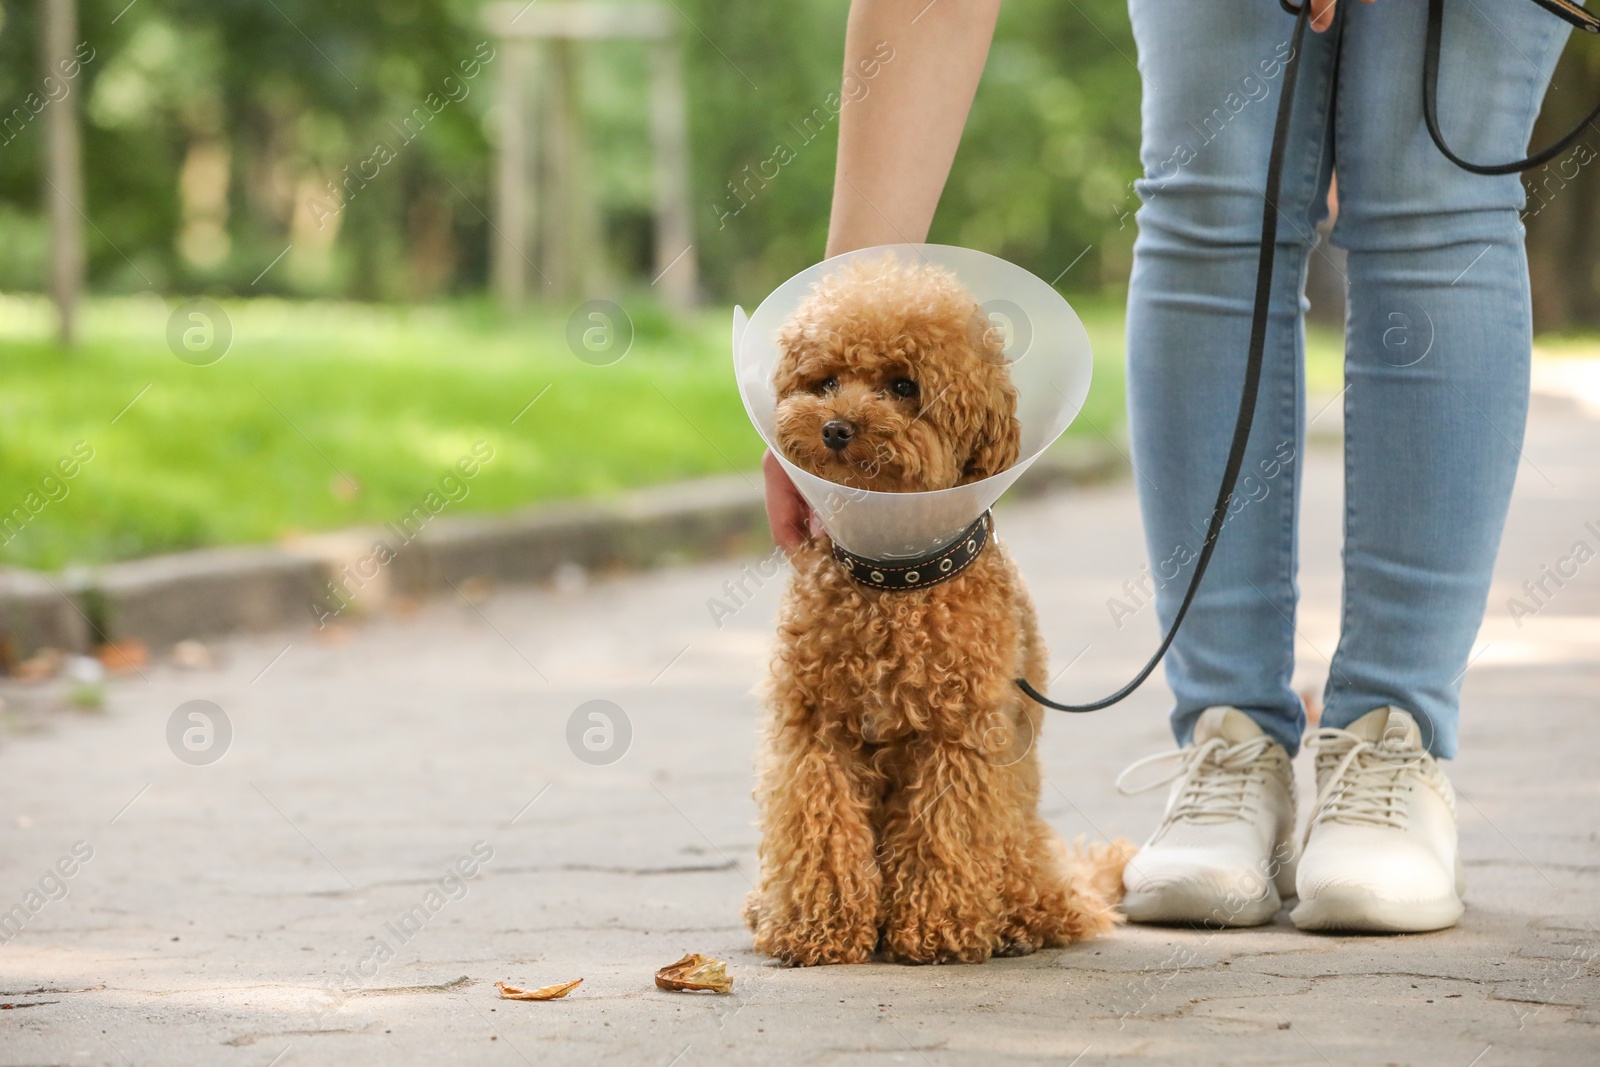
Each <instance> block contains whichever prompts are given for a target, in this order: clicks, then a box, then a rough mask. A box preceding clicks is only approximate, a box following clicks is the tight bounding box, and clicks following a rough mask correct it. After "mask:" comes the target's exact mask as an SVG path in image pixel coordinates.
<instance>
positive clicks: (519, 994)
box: [494, 978, 583, 1000]
mask: <svg viewBox="0 0 1600 1067" xmlns="http://www.w3.org/2000/svg"><path fill="white" fill-rule="evenodd" d="M582 984H583V979H582V978H579V979H577V980H576V981H573V982H561V983H560V984H558V985H547V986H545V987H544V988H542V989H518V988H517V987H516V986H510V985H506V984H505V983H504V982H496V983H495V984H494V987H495V988H496V989H498V990H500V999H501V1000H560V999H561V998H562V997H564V996H566V995H567V994H568V993H570V992H572V991H573V990H574V989H577V988H578V987H579V986H580V985H582Z"/></svg>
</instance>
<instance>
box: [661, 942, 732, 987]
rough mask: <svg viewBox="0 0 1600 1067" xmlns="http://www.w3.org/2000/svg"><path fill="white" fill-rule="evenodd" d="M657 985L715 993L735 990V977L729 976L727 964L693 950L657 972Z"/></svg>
mask: <svg viewBox="0 0 1600 1067" xmlns="http://www.w3.org/2000/svg"><path fill="white" fill-rule="evenodd" d="M656 985H658V986H660V987H661V988H662V989H672V990H676V991H678V992H701V991H704V990H708V989H709V990H710V991H711V992H713V993H731V992H733V979H732V978H729V977H728V967H727V964H725V963H723V962H722V961H721V960H714V959H712V958H711V957H709V956H702V955H700V953H698V952H691V953H689V954H688V955H687V956H685V957H683V959H681V960H679V961H678V962H677V963H670V964H668V965H667V966H665V967H663V968H661V969H660V970H659V971H657V972H656Z"/></svg>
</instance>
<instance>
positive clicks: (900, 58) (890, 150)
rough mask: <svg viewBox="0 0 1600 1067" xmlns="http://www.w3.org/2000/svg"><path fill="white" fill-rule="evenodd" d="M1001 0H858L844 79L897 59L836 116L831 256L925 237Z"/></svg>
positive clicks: (847, 36)
mask: <svg viewBox="0 0 1600 1067" xmlns="http://www.w3.org/2000/svg"><path fill="white" fill-rule="evenodd" d="M999 12H1000V0H933V2H932V3H929V0H854V2H853V3H851V5H850V21H849V23H848V26H847V28H846V30H845V38H844V73H845V77H847V78H848V77H852V76H858V72H859V70H860V66H859V65H860V64H861V63H862V62H863V61H870V59H871V57H872V56H873V54H874V51H875V50H876V49H878V48H880V47H881V46H882V45H883V44H885V43H886V44H887V45H888V46H889V47H890V48H893V49H894V58H893V59H892V60H890V61H889V62H888V63H884V64H882V65H881V69H880V70H879V73H878V76H877V77H876V78H874V79H873V80H872V81H871V82H868V83H867V86H868V90H867V94H866V95H865V96H864V97H861V98H860V99H859V100H856V101H853V102H852V103H850V104H849V105H847V106H846V107H845V108H844V109H843V110H842V111H840V112H839V161H838V164H837V166H836V167H835V169H834V178H833V214H832V216H831V217H830V218H829V220H828V255H829V256H837V255H839V254H841V253H844V252H849V251H852V250H853V249H857V248H866V247H869V246H871V245H885V244H900V243H903V242H911V243H920V242H922V241H925V240H927V237H928V226H929V224H930V223H931V222H932V221H933V211H934V208H936V207H937V206H938V205H939V194H940V193H941V192H943V191H944V183H945V179H946V178H947V177H948V176H949V174H950V162H951V160H953V159H954V158H955V154H956V146H957V145H958V144H959V143H960V141H961V131H962V129H963V128H964V127H965V126H966V124H967V112H968V111H969V110H971V108H972V97H973V94H974V93H975V92H976V91H977V88H978V78H979V76H980V75H982V74H983V64H984V61H985V60H986V59H987V58H988V56H989V42H990V40H991V39H992V38H993V37H994V23H995V17H996V16H997V15H998V14H999Z"/></svg>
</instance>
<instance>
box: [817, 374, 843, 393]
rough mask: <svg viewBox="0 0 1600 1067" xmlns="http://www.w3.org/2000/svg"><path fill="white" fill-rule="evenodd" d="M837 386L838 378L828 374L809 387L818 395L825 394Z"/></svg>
mask: <svg viewBox="0 0 1600 1067" xmlns="http://www.w3.org/2000/svg"><path fill="white" fill-rule="evenodd" d="M838 388H839V379H838V378H835V377H833V376H832V375H829V376H828V377H826V378H824V379H822V381H820V382H817V383H816V384H815V385H813V386H812V387H811V391H812V392H813V393H816V394H817V395H818V396H826V395H827V394H829V393H831V392H833V391H834V390H836V389H838Z"/></svg>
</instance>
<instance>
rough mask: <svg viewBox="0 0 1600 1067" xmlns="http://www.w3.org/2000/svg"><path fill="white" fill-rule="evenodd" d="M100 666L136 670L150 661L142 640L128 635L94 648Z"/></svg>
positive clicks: (116, 669) (107, 668)
mask: <svg viewBox="0 0 1600 1067" xmlns="http://www.w3.org/2000/svg"><path fill="white" fill-rule="evenodd" d="M95 654H96V655H98V656H99V657H100V664H101V666H103V667H105V669H106V670H108V671H113V672H116V671H136V670H138V669H139V668H140V667H143V666H144V665H145V664H147V663H148V662H149V661H150V653H149V652H148V650H146V648H145V644H144V642H143V641H141V640H139V639H138V638H137V637H130V638H128V639H127V640H126V641H113V642H109V643H107V644H104V645H101V646H99V647H98V648H96V649H95Z"/></svg>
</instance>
